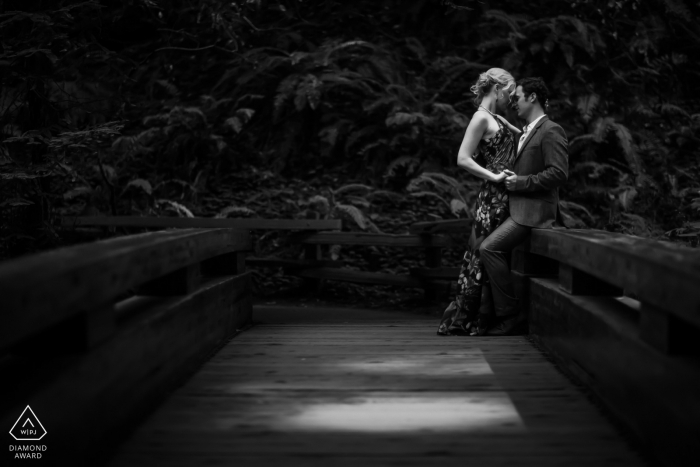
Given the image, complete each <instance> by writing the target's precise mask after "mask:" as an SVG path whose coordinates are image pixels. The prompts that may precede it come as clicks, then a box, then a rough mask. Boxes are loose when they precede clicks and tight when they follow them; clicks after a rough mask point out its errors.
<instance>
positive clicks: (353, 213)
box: [331, 204, 369, 230]
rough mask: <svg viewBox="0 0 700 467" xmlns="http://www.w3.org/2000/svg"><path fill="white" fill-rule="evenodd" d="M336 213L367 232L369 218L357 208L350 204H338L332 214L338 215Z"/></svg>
mask: <svg viewBox="0 0 700 467" xmlns="http://www.w3.org/2000/svg"><path fill="white" fill-rule="evenodd" d="M336 211H337V212H338V213H339V214H340V215H342V216H345V217H346V218H349V219H351V220H353V221H355V223H356V224H357V226H358V227H360V228H361V229H362V230H367V227H368V225H369V223H368V221H367V218H366V217H365V215H364V214H363V213H362V211H360V210H359V209H358V208H357V207H355V206H352V205H350V204H336V205H335V206H334V207H333V211H332V212H331V214H336Z"/></svg>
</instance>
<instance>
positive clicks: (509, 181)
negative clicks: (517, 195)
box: [494, 169, 518, 191]
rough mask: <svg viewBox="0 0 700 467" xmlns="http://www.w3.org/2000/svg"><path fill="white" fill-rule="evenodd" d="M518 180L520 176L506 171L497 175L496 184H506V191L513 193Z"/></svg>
mask: <svg viewBox="0 0 700 467" xmlns="http://www.w3.org/2000/svg"><path fill="white" fill-rule="evenodd" d="M517 178H518V176H517V175H515V172H513V171H512V170H508V169H504V170H503V172H501V173H499V174H498V175H496V178H495V180H494V182H496V183H498V182H504V183H505V184H506V190H508V191H513V190H515V180H517Z"/></svg>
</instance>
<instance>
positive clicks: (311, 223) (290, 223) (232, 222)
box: [61, 216, 342, 230]
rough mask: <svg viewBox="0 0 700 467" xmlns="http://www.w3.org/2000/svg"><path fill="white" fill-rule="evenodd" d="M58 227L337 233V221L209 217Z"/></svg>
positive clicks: (65, 221) (91, 221) (117, 219)
mask: <svg viewBox="0 0 700 467" xmlns="http://www.w3.org/2000/svg"><path fill="white" fill-rule="evenodd" d="M61 224H62V225H63V226H64V227H71V226H76V227H77V226H96V227H100V226H102V227H150V228H169V227H173V228H208V229H212V228H233V229H250V230H255V229H260V230H267V229H270V230H274V229H280V230H340V229H341V228H342V221H341V220H340V219H254V218H249V219H223V218H222V219H218V218H213V217H137V216H99V217H98V216H94V217H89V216H86V217H81V216H78V217H63V218H61Z"/></svg>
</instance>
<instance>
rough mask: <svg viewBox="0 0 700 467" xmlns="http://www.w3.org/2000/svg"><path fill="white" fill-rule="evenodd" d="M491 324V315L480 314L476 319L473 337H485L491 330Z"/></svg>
mask: <svg viewBox="0 0 700 467" xmlns="http://www.w3.org/2000/svg"><path fill="white" fill-rule="evenodd" d="M491 323H492V320H491V315H490V314H486V313H479V316H478V317H477V318H476V326H474V328H475V332H474V333H473V334H472V335H473V336H474V335H476V336H485V335H486V333H487V332H488V330H489V327H491Z"/></svg>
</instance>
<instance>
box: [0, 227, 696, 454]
mask: <svg viewBox="0 0 700 467" xmlns="http://www.w3.org/2000/svg"><path fill="white" fill-rule="evenodd" d="M195 221H196V220H195ZM195 221H187V222H189V223H190V224H192V223H193V222H195ZM204 221H205V222H208V224H207V225H203V224H199V225H178V226H177V227H181V228H180V229H176V230H166V231H160V232H149V233H142V234H136V235H128V236H122V237H119V238H112V239H108V240H101V241H98V242H92V243H87V244H82V245H78V246H74V247H70V248H65V249H61V250H55V251H50V252H47V253H42V254H37V255H34V256H30V257H26V258H21V259H18V260H15V261H8V262H5V263H3V264H0V300H1V302H0V303H2V313H0V320H1V321H0V346H1V347H2V351H3V357H2V360H0V361H1V362H2V363H1V364H2V374H3V375H4V378H3V380H4V384H3V385H2V389H1V391H2V396H3V397H2V398H0V420H1V422H2V426H6V429H8V430H10V429H11V428H12V430H11V431H13V432H14V427H15V425H16V422H18V421H21V420H18V417H19V418H20V419H22V420H23V418H22V417H24V415H22V414H23V411H24V410H25V408H26V406H27V405H29V406H30V407H31V409H32V411H33V413H34V414H35V415H36V418H37V419H38V420H40V422H41V424H42V426H43V428H44V429H45V431H46V434H45V436H43V437H42V438H41V439H40V440H15V439H13V438H12V437H10V438H8V439H9V441H8V444H10V449H9V452H8V451H5V455H7V456H8V459H9V460H15V461H16V462H21V461H23V460H16V459H14V457H15V455H16V454H17V452H18V446H35V448H34V449H35V450H36V452H40V453H41V454H42V459H41V462H42V463H44V464H48V465H91V466H92V465H110V466H139V465H144V466H146V465H148V466H199V465H240V466H263V465H264V466H267V465H275V464H278V465H285V466H286V465H309V466H315V465H319V466H320V465H323V466H326V465H347V466H351V465H352V466H354V465H363V466H374V465H376V466H385V465H409V466H410V465H416V466H433V465H441V466H442V465H484V466H491V465H508V466H513V465H522V466H529V465H538V466H553V465H567V466H578V465H582V466H583V465H596V466H599V465H606V466H607V465H635V466H636V465H650V464H652V465H653V464H655V463H658V464H663V465H668V466H680V465H693V464H694V462H693V461H695V462H697V460H698V459H700V443H699V441H700V430H698V422H699V421H700V396H699V394H700V362H699V359H698V353H699V352H698V350H699V346H700V251H698V250H696V249H690V248H684V247H679V246H676V245H670V244H666V243H663V242H655V241H652V240H647V239H641V238H634V237H629V236H624V235H618V234H611V233H607V232H600V231H587V230H535V231H533V234H532V236H531V239H530V241H529V242H528V243H527V244H526V245H523V247H522V248H520V249H518V250H516V251H515V252H514V254H513V260H512V266H513V274H514V276H515V277H516V278H517V283H518V284H519V288H520V294H521V296H523V297H524V298H525V302H526V303H527V304H528V306H529V310H528V314H529V322H530V335H529V336H519V337H486V338H465V337H448V338H446V337H439V336H436V335H435V329H436V326H437V320H438V318H437V317H427V316H421V315H416V314H411V313H400V312H389V311H369V310H343V309H316V310H315V309H308V308H301V307H270V306H268V307H265V306H259V307H255V308H254V307H253V306H252V302H251V294H250V273H249V272H246V255H247V253H248V252H249V251H250V250H251V247H252V245H251V240H250V236H249V232H248V230H247V229H250V228H263V227H262V225H261V224H249V225H246V224H245V223H239V224H237V225H236V224H234V223H232V222H231V221H225V222H218V223H212V220H204ZM120 222H127V223H128V221H125V220H121V221H120ZM132 222H137V223H138V222H144V221H142V220H140V221H132ZM153 222H160V223H161V225H160V227H166V226H167V225H165V224H162V222H165V221H161V220H156V221H153ZM86 223H88V222H86ZM98 224H100V221H99V220H96V221H95V222H93V225H98ZM195 224H196V222H195ZM103 225H104V223H103ZM221 226H225V228H221ZM187 227H200V228H187ZM201 227H204V228H201ZM230 227H237V228H230ZM336 227H337V226H336V225H327V226H321V225H320V224H317V225H314V224H313V222H311V223H309V224H306V225H299V224H289V225H286V227H284V226H283V225H282V224H281V223H277V224H274V223H273V224H266V226H265V227H264V228H290V229H295V230H300V231H304V230H305V231H307V232H306V233H300V234H299V237H298V238H299V241H300V242H301V243H302V244H304V245H309V247H305V248H306V251H307V258H306V259H305V260H302V261H301V262H300V264H295V265H290V264H287V265H286V266H290V270H291V271H295V273H297V274H298V275H300V276H301V277H305V278H306V279H307V280H310V281H319V280H324V279H333V280H352V281H356V282H361V283H366V282H369V281H370V279H373V280H377V281H382V280H387V281H389V280H392V279H389V278H386V277H383V276H367V274H370V273H363V274H364V275H362V274H359V273H357V272H353V274H354V275H353V274H348V272H343V271H345V270H344V269H342V268H340V267H337V266H338V265H337V264H333V263H328V262H327V260H324V259H323V258H321V257H320V249H319V248H318V245H320V244H324V242H326V243H328V242H339V240H342V241H354V242H359V244H373V243H372V242H375V243H376V242H380V241H381V242H385V243H387V242H388V243H390V244H391V245H392V246H399V247H419V248H424V249H425V250H426V267H425V268H422V269H421V270H420V271H412V274H411V275H410V276H408V277H409V279H408V280H405V279H393V280H398V281H404V282H406V283H404V284H403V285H408V286H422V287H424V288H425V289H426V293H428V295H430V294H433V293H434V291H435V289H434V287H432V285H433V284H434V283H435V281H436V280H439V279H441V278H444V277H446V276H447V274H448V273H451V272H452V271H450V270H448V268H445V267H443V266H442V265H441V263H440V259H439V258H440V248H443V247H444V246H445V243H444V240H443V239H441V237H440V233H439V231H438V230H439V229H438V230H435V229H433V230H431V228H429V227H428V226H417V227H416V230H415V231H416V233H415V234H411V235H407V236H405V237H404V238H399V239H395V238H394V237H396V236H394V237H391V238H390V237H385V238H378V237H377V238H375V237H371V238H370V237H368V236H364V237H363V236H362V235H360V236H357V235H355V234H354V236H353V235H348V234H347V233H343V232H332V231H331V232H325V233H323V232H317V233H314V232H308V231H309V230H323V229H333V228H336ZM399 237H400V236H399ZM362 242H364V243H362ZM256 261H257V263H256ZM265 261H268V262H274V261H277V260H276V259H269V258H268V259H262V258H254V259H252V261H251V260H249V261H248V264H257V265H261V264H264V263H265ZM292 266H293V267H292ZM368 277H369V278H370V279H368ZM442 305H444V304H442V303H441V304H438V305H436V307H437V308H440V306H442ZM20 415H22V416H20ZM8 436H10V435H8ZM25 452H26V451H25ZM689 462H690V463H689Z"/></svg>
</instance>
